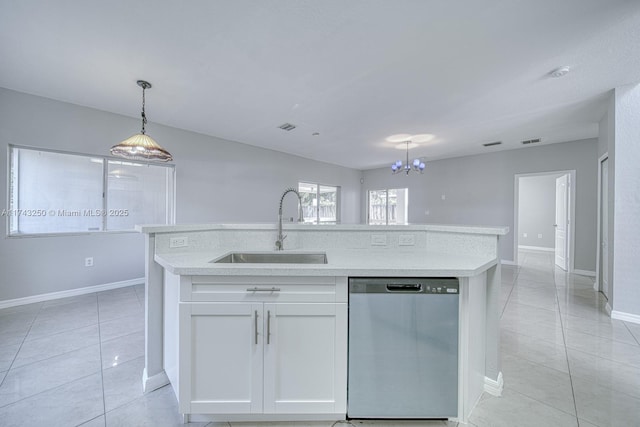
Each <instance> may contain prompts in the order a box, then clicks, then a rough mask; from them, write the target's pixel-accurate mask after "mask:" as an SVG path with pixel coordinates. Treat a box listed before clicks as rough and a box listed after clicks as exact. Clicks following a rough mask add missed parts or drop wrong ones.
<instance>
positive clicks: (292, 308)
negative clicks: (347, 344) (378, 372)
mask: <svg viewBox="0 0 640 427" xmlns="http://www.w3.org/2000/svg"><path fill="white" fill-rule="evenodd" d="M264 313H265V321H266V323H267V327H266V332H265V342H266V344H265V346H264V412H265V413H290V414H291V413H296V414H298V413H339V412H342V411H343V410H342V408H344V406H345V405H344V403H345V402H346V381H345V380H343V379H342V378H341V376H342V374H343V373H346V348H344V349H343V348H341V347H342V346H341V345H340V344H341V343H337V342H336V338H337V337H338V336H339V335H340V334H343V333H344V332H341V333H340V334H339V333H338V332H337V329H338V328H344V327H345V326H346V324H347V309H346V304H326V303H321V304H308V303H307V304H287V303H283V304H265V305H264ZM344 330H345V331H346V328H344Z"/></svg>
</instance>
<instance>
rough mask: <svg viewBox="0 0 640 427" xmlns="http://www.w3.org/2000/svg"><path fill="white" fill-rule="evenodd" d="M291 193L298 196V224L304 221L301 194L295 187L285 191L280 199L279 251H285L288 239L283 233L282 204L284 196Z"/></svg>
mask: <svg viewBox="0 0 640 427" xmlns="http://www.w3.org/2000/svg"><path fill="white" fill-rule="evenodd" d="M289 193H295V194H296V196H298V203H299V205H298V207H299V209H298V210H299V217H298V222H303V221H304V217H303V212H302V197H301V196H300V193H298V190H296V189H295V188H293V187H291V188H287V189H286V190H284V193H282V196H281V197H280V208H279V209H278V238H277V240H276V250H277V251H281V250H283V249H284V239H286V238H287V236H286V235H285V234H283V233H282V202H284V196H286V195H287V194H289Z"/></svg>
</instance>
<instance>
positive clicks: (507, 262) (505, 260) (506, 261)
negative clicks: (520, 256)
mask: <svg viewBox="0 0 640 427" xmlns="http://www.w3.org/2000/svg"><path fill="white" fill-rule="evenodd" d="M500 264H502V265H516V263H515V262H513V260H508V259H501V260H500Z"/></svg>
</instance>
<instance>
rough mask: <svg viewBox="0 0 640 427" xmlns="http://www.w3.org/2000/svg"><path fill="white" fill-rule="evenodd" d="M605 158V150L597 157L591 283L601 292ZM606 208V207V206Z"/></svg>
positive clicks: (606, 157)
mask: <svg viewBox="0 0 640 427" xmlns="http://www.w3.org/2000/svg"><path fill="white" fill-rule="evenodd" d="M605 160H609V152H605V153H604V154H603V155H602V156H600V157H599V158H598V187H597V188H598V190H597V192H598V202H597V208H596V211H597V219H596V224H597V227H596V280H595V282H594V283H593V289H594V290H595V291H599V292H602V280H601V278H600V274H601V273H602V269H601V267H600V266H601V263H602V260H601V259H600V258H601V257H602V246H601V245H602V226H601V222H602V208H603V206H602V184H603V183H602V163H604V161H605ZM609 173H611V171H609ZM609 198H611V194H609ZM607 209H608V207H607ZM609 240H611V236H609ZM609 269H611V266H609ZM608 298H611V295H609V296H608Z"/></svg>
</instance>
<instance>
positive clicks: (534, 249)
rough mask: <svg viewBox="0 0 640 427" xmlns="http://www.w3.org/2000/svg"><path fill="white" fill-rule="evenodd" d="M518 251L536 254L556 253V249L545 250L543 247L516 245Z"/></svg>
mask: <svg viewBox="0 0 640 427" xmlns="http://www.w3.org/2000/svg"><path fill="white" fill-rule="evenodd" d="M518 249H524V250H526V251H538V252H555V251H556V248H546V247H544V246H524V245H518Z"/></svg>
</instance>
